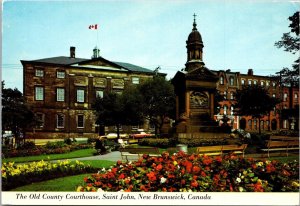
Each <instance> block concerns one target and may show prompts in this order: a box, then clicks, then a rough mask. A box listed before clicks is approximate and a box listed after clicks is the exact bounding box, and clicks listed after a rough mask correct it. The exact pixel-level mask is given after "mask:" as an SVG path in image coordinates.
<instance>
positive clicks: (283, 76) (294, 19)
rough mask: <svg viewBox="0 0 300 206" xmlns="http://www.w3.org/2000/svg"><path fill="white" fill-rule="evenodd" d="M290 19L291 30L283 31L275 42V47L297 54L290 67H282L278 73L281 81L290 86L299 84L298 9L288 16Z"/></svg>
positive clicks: (299, 42) (299, 40) (299, 43)
mask: <svg viewBox="0 0 300 206" xmlns="http://www.w3.org/2000/svg"><path fill="white" fill-rule="evenodd" d="M288 19H289V20H290V21H291V24H290V25H289V27H290V28H291V32H288V33H284V34H283V36H282V37H281V40H280V41H278V42H275V46H276V47H277V48H284V51H287V52H291V53H292V54H296V53H297V54H298V56H297V60H296V61H295V62H294V64H293V65H292V69H289V68H283V69H282V70H281V71H280V72H279V74H280V80H281V83H285V84H287V85H290V86H299V66H300V64H299V63H300V55H299V49H300V48H299V45H300V37H299V11H298V12H296V13H294V14H293V15H292V16H290V17H289V18H288Z"/></svg>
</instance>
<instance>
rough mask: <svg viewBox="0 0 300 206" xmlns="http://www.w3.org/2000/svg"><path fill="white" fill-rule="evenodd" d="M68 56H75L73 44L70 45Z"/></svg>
mask: <svg viewBox="0 0 300 206" xmlns="http://www.w3.org/2000/svg"><path fill="white" fill-rule="evenodd" d="M70 58H75V47H74V46H71V47H70Z"/></svg>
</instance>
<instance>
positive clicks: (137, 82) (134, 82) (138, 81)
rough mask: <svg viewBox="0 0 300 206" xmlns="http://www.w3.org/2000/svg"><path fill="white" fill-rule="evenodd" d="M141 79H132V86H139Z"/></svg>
mask: <svg viewBox="0 0 300 206" xmlns="http://www.w3.org/2000/svg"><path fill="white" fill-rule="evenodd" d="M139 83H140V78H139V77H132V84H139Z"/></svg>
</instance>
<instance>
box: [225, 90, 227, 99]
mask: <svg viewBox="0 0 300 206" xmlns="http://www.w3.org/2000/svg"><path fill="white" fill-rule="evenodd" d="M224 99H227V92H226V91H224Z"/></svg>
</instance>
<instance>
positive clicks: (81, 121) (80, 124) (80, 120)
mask: <svg viewBox="0 0 300 206" xmlns="http://www.w3.org/2000/svg"><path fill="white" fill-rule="evenodd" d="M77 128H84V115H83V114H79V115H77Z"/></svg>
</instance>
